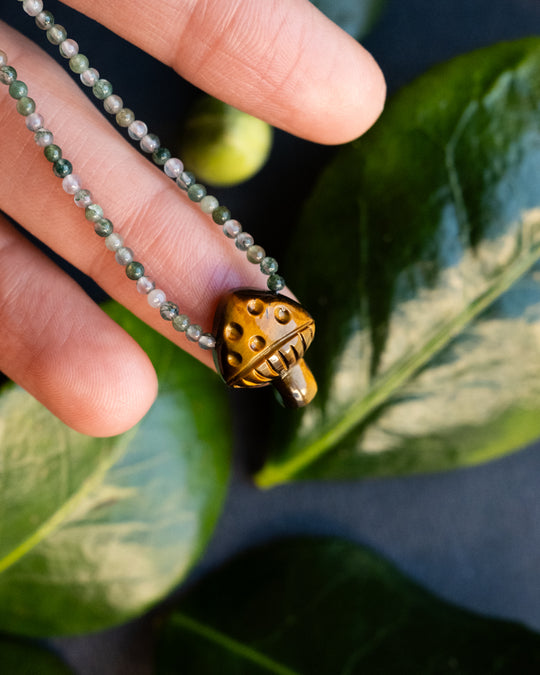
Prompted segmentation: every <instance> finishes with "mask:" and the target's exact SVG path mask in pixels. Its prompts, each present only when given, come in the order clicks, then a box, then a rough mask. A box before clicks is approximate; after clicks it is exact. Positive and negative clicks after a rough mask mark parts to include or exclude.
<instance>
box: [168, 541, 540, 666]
mask: <svg viewBox="0 0 540 675" xmlns="http://www.w3.org/2000/svg"><path fill="white" fill-rule="evenodd" d="M161 631H162V633H161V639H160V642H159V643H158V651H157V660H158V675H173V673H174V674H175V673H180V672H181V673H182V675H196V674H197V675H198V674H199V673H218V672H219V673H220V674H221V675H226V674H227V673H234V674H235V675H244V673H245V675H256V674H257V675H258V674H259V673H260V674H261V675H262V674H263V673H276V674H279V675H313V673H317V675H338V674H339V675H356V674H358V675H374V674H375V673H377V674H379V673H381V674H382V673H384V675H393V674H395V675H409V674H410V675H423V674H426V675H427V674H428V673H429V674H430V675H434V674H435V673H437V675H443V674H444V673H448V675H451V674H455V673H459V674H460V675H479V674H480V673H482V675H490V674H491V673H497V674H498V675H504V674H507V675H514V674H515V673H520V675H529V674H530V675H533V674H535V675H536V674H537V673H538V672H540V670H539V669H540V636H538V635H537V634H535V633H532V632H531V631H529V630H527V629H525V628H523V627H521V626H518V625H517V624H513V623H507V622H504V621H496V620H492V619H486V618H483V617H480V616H477V615H475V614H473V613H471V612H467V611H464V610H461V609H458V608H456V607H454V606H452V605H449V604H447V603H445V602H442V601H441V600H439V599H437V598H436V597H435V596H433V595H431V594H430V593H428V592H426V591H424V590H423V589H421V588H420V587H419V586H417V585H416V584H414V583H412V582H411V581H409V580H408V579H406V578H405V577H404V576H403V575H402V574H400V573H399V572H398V571H397V570H396V569H395V568H394V567H392V566H391V565H389V564H388V563H386V562H385V561H383V560H382V559H381V558H379V557H378V556H375V555H374V554H373V553H370V552H368V551H366V550H365V549H362V548H360V547H358V546H355V545H354V544H351V543H348V542H345V541H339V540H335V539H319V540H317V539H298V540H288V541H284V542H281V543H274V544H271V545H269V546H266V547H264V548H261V549H258V550H255V551H253V552H250V553H247V554H244V555H243V556H242V557H241V558H239V559H238V560H236V561H233V562H232V563H230V564H229V565H227V566H226V567H225V568H224V569H222V570H220V571H218V572H217V573H214V574H212V575H211V576H210V577H209V578H207V579H205V580H203V582H202V583H201V584H200V585H199V586H198V587H196V588H195V589H194V590H193V591H191V592H190V593H189V594H188V595H187V596H186V597H185V598H184V600H183V601H182V603H181V604H180V605H179V606H178V608H177V609H176V610H175V611H174V612H173V613H172V614H171V616H170V617H169V618H168V619H167V621H166V623H165V624H164V626H163V627H162V629H161Z"/></svg>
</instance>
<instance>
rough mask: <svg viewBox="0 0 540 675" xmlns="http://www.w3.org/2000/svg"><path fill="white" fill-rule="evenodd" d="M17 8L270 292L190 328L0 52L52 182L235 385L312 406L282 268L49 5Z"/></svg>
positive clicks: (1, 69)
mask: <svg viewBox="0 0 540 675" xmlns="http://www.w3.org/2000/svg"><path fill="white" fill-rule="evenodd" d="M18 1H19V2H21V1H22V9H23V10H24V11H25V12H26V14H28V15H29V16H31V17H34V18H35V23H36V26H37V27H38V28H40V29H41V30H43V31H44V32H45V34H46V37H47V39H48V41H49V42H50V43H51V44H53V45H56V46H58V48H59V51H60V54H61V55H62V56H63V57H64V58H65V59H66V60H67V61H68V63H69V68H70V69H71V71H72V72H74V73H76V74H78V75H79V77H80V80H81V82H82V84H83V85H85V86H86V87H89V88H91V91H92V93H93V95H94V96H95V97H96V98H97V99H98V100H100V101H102V102H103V107H104V109H105V111H106V112H107V113H109V114H111V115H114V119H115V121H116V123H117V124H118V126H119V127H121V128H124V129H127V133H128V136H129V138H130V139H132V140H133V141H137V142H138V143H139V146H140V148H141V150H142V151H143V152H144V153H146V154H149V155H151V157H152V160H153V162H154V163H155V164H156V165H157V166H159V167H161V168H162V169H163V171H164V172H165V174H166V175H167V176H168V177H169V178H171V179H172V180H174V181H175V182H176V185H178V187H179V188H180V189H181V190H182V191H183V192H184V193H185V194H187V197H188V198H189V200H190V201H191V202H193V203H194V204H198V205H199V207H200V208H201V210H202V211H203V212H204V213H206V214H208V215H209V216H210V217H211V218H212V220H213V221H214V223H216V224H217V225H218V226H220V227H222V230H223V233H224V234H225V236H226V237H228V238H230V239H232V240H233V241H234V243H235V245H236V248H237V249H238V250H239V251H243V252H245V254H246V257H247V260H248V261H249V262H250V263H253V264H256V265H258V266H259V268H260V270H261V272H262V274H263V275H265V276H266V277H267V281H266V285H267V287H268V289H269V290H267V291H259V290H254V289H236V290H233V291H231V292H230V293H228V294H226V295H225V296H224V297H223V298H222V300H221V301H220V303H219V305H218V308H217V311H216V315H215V319H214V327H213V332H212V333H205V332H203V330H202V328H201V326H199V325H197V324H194V323H192V322H191V320H190V319H189V317H188V316H186V315H185V314H182V313H181V312H180V309H179V307H178V305H177V304H176V303H175V302H172V301H171V300H168V299H167V297H166V295H165V292H164V291H163V290H161V289H160V288H157V287H156V283H155V282H154V280H153V279H152V278H151V277H149V276H148V275H147V274H146V272H145V268H144V266H143V264H142V263H141V262H139V261H138V260H135V256H134V253H133V251H132V249H131V248H129V247H128V246H126V245H125V242H124V238H123V237H122V235H121V234H119V233H118V232H116V231H115V228H114V226H113V224H112V222H111V221H110V220H109V219H108V218H106V217H105V214H104V211H103V208H102V207H101V206H100V205H99V204H97V203H95V202H94V200H93V198H92V194H91V192H90V191H89V190H88V189H86V188H85V187H84V185H83V182H82V179H81V177H80V176H79V175H77V174H74V173H73V167H72V164H71V162H69V161H68V160H67V159H65V158H64V157H63V156H62V149H61V148H60V146H59V145H57V144H56V143H55V142H54V136H53V134H52V132H51V131H50V130H49V129H47V128H46V127H45V126H44V123H45V122H44V119H43V116H42V115H41V114H40V113H38V112H36V104H35V101H34V100H33V99H32V98H30V97H29V96H28V87H27V85H26V84H25V83H24V82H22V81H21V80H19V79H18V77H17V72H16V70H15V68H13V67H12V66H10V65H8V57H7V54H6V53H5V52H3V51H1V50H0V82H1V83H3V84H5V85H7V86H8V87H9V94H10V96H11V97H12V98H14V99H15V100H16V101H17V112H19V113H20V114H21V115H23V116H24V117H25V118H26V127H27V128H28V129H29V130H30V131H31V132H33V133H34V140H35V142H36V144H37V145H38V146H39V147H41V148H43V152H44V155H45V157H46V159H47V160H48V161H49V162H51V163H52V169H53V173H54V175H55V176H57V177H59V178H61V179H62V187H63V189H64V191H65V192H66V193H67V194H69V195H73V198H74V202H75V204H76V205H77V206H78V207H79V208H81V209H84V214H85V217H86V219H87V220H88V221H89V222H91V223H93V225H94V230H95V232H96V234H97V235H98V236H99V237H102V238H103V239H104V242H105V246H106V248H107V249H108V250H109V251H111V252H113V253H114V254H115V259H116V262H117V263H118V264H120V265H122V266H123V267H124V268H125V273H126V276H127V278H128V279H130V280H132V281H134V282H135V284H136V288H137V291H138V292H139V293H141V294H142V295H145V296H146V298H147V301H148V304H149V305H150V306H151V307H154V308H156V309H157V310H158V311H159V313H160V316H161V318H162V319H163V320H164V321H167V322H169V323H170V324H171V325H172V327H173V329H174V330H176V331H179V332H181V333H184V334H185V336H186V338H187V339H188V340H189V341H191V342H195V343H197V344H198V345H199V347H200V348H201V349H204V350H213V353H214V361H215V363H216V367H217V369H218V371H219V372H220V373H221V376H222V377H223V379H224V380H225V382H226V383H227V384H228V385H229V386H231V387H234V388H238V387H248V388H250V387H262V386H266V385H268V384H272V385H274V387H275V388H276V390H277V392H278V393H279V395H280V398H281V400H282V402H283V403H285V405H287V406H289V407H302V406H304V405H307V404H308V403H309V402H310V401H311V400H312V399H313V397H314V396H315V394H316V392H317V385H316V382H315V379H314V377H313V375H312V373H311V371H310V369H309V368H308V366H307V364H306V363H305V361H304V358H303V357H304V353H305V351H306V350H307V349H308V347H309V345H310V344H311V342H312V340H313V335H314V332H315V323H314V321H313V319H312V318H311V316H310V315H309V314H308V312H307V311H306V310H305V309H304V308H303V307H302V306H301V305H300V304H298V303H297V302H295V301H293V300H291V299H290V298H288V297H286V296H285V295H282V294H280V293H279V291H281V290H282V289H283V288H284V287H285V280H284V279H283V277H282V276H280V275H279V274H278V273H277V272H278V263H277V261H276V260H275V259H274V258H272V257H270V256H267V255H266V253H265V251H264V249H263V248H262V247H261V246H259V245H258V244H255V241H254V239H253V237H252V236H251V234H249V233H248V232H245V231H244V230H243V228H242V225H241V224H240V223H239V222H238V221H237V220H236V219H234V218H232V215H231V212H230V211H229V209H228V208H227V207H226V206H223V205H220V204H219V202H218V200H217V199H216V197H214V196H213V195H210V194H208V192H207V189H206V188H205V186H204V185H202V184H201V183H199V182H198V181H197V179H196V177H195V176H194V174H193V173H192V172H190V171H186V170H185V169H184V165H183V162H182V161H181V160H180V159H178V158H177V157H172V155H171V152H170V150H168V149H167V148H165V147H163V146H161V143H160V139H159V138H158V136H156V134H153V133H149V131H148V127H147V125H146V124H145V123H144V122H143V121H141V120H138V119H136V117H135V114H134V112H133V111H132V110H131V109H130V108H127V107H124V103H123V100H122V98H121V97H120V96H118V95H117V94H115V93H113V86H112V84H111V83H110V82H109V81H108V80H106V79H104V78H101V77H100V74H99V72H98V71H97V70H96V69H95V68H92V67H90V63H89V60H88V58H87V57H86V56H85V55H84V54H81V53H79V45H78V43H77V42H76V41H75V40H73V39H71V38H68V34H67V31H66V29H65V28H64V27H63V26H61V25H60V24H58V23H56V22H55V19H54V16H53V15H52V13H51V12H49V11H46V10H44V9H43V1H42V0H18Z"/></svg>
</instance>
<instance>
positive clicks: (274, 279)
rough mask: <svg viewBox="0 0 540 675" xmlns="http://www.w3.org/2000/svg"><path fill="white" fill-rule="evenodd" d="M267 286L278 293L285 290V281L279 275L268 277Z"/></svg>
mask: <svg viewBox="0 0 540 675" xmlns="http://www.w3.org/2000/svg"><path fill="white" fill-rule="evenodd" d="M267 285H268V288H269V289H270V290H271V291H274V292H276V293H277V291H282V290H283V289H284V288H285V279H284V278H283V277H280V276H279V274H271V275H270V276H269V277H268V282H267Z"/></svg>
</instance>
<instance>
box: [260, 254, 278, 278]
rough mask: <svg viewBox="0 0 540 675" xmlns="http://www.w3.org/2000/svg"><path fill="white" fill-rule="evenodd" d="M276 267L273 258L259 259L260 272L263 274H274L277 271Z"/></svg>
mask: <svg viewBox="0 0 540 675" xmlns="http://www.w3.org/2000/svg"><path fill="white" fill-rule="evenodd" d="M278 267H279V266H278V263H277V260H276V259H275V258H270V257H266V258H263V260H262V261H261V272H262V273H263V274H275V273H276V272H277V271H278Z"/></svg>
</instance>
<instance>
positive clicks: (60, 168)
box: [53, 159, 73, 178]
mask: <svg viewBox="0 0 540 675" xmlns="http://www.w3.org/2000/svg"><path fill="white" fill-rule="evenodd" d="M72 171H73V167H72V166H71V162H68V161H67V159H59V160H58V161H57V162H55V163H54V164H53V172H54V175H55V176H58V178H65V177H66V176H69V174H70V173H71V172H72Z"/></svg>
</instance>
